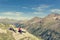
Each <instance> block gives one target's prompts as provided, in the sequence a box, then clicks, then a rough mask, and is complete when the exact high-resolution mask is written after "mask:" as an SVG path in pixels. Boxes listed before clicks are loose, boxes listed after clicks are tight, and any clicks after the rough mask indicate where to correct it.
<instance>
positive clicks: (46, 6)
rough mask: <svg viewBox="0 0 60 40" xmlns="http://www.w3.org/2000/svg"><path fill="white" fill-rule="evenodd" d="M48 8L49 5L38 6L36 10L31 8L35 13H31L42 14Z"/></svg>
mask: <svg viewBox="0 0 60 40" xmlns="http://www.w3.org/2000/svg"><path fill="white" fill-rule="evenodd" d="M49 7H50V6H49V5H40V6H38V7H36V8H32V9H33V10H36V12H33V14H42V13H44V11H46V9H47V8H49Z"/></svg>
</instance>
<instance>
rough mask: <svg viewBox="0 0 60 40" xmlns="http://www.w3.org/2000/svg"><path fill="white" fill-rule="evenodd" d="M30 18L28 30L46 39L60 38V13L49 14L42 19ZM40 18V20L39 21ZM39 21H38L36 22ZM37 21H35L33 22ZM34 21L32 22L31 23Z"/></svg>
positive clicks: (55, 39)
mask: <svg viewBox="0 0 60 40" xmlns="http://www.w3.org/2000/svg"><path fill="white" fill-rule="evenodd" d="M33 19H34V20H29V21H28V22H27V23H28V24H29V22H30V24H29V25H27V26H26V27H27V30H28V31H29V32H30V33H32V34H34V35H36V36H37V37H40V36H41V37H42V38H43V39H44V40H60V14H53V13H52V14H49V15H48V16H46V17H44V18H41V20H40V19H37V18H36V19H35V18H33ZM38 20H40V21H38ZM36 21H38V22H36ZM32 22H35V23H32ZM31 23H32V24H31Z"/></svg>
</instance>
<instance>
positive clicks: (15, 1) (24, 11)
mask: <svg viewBox="0 0 60 40" xmlns="http://www.w3.org/2000/svg"><path fill="white" fill-rule="evenodd" d="M52 12H56V13H60V0H0V18H12V19H19V20H24V19H30V18H32V17H35V16H37V17H45V16H46V15H48V14H50V13H52Z"/></svg>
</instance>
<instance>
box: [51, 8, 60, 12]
mask: <svg viewBox="0 0 60 40" xmlns="http://www.w3.org/2000/svg"><path fill="white" fill-rule="evenodd" d="M51 12H53V13H60V9H52V10H51Z"/></svg>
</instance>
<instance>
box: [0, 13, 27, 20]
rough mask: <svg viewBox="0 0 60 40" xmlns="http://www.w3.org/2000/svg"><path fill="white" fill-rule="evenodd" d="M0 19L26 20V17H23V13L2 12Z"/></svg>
mask: <svg viewBox="0 0 60 40" xmlns="http://www.w3.org/2000/svg"><path fill="white" fill-rule="evenodd" d="M0 14H2V15H0V18H2V19H4V18H9V19H17V20H26V19H28V17H23V16H22V15H23V14H24V13H23V12H2V13H0Z"/></svg>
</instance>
